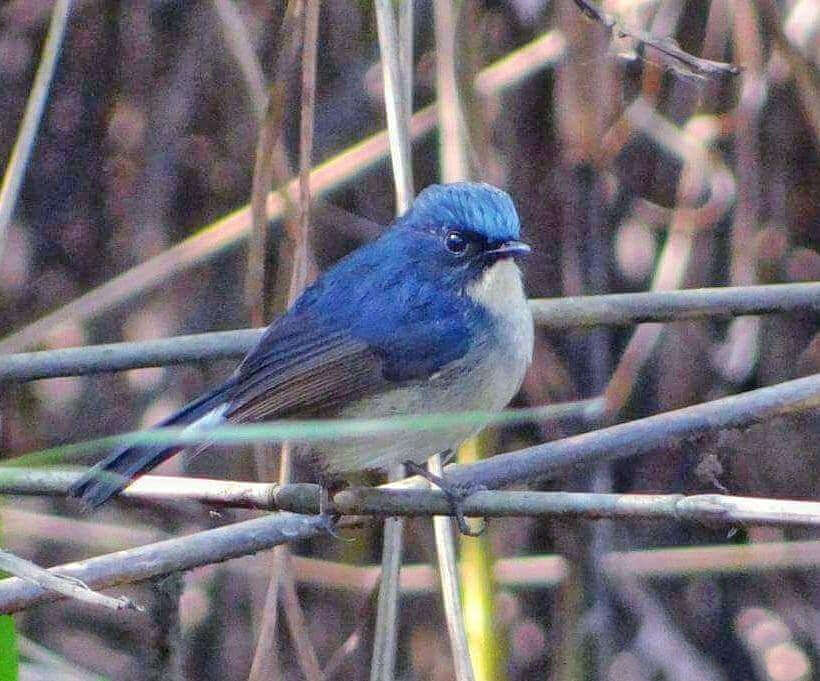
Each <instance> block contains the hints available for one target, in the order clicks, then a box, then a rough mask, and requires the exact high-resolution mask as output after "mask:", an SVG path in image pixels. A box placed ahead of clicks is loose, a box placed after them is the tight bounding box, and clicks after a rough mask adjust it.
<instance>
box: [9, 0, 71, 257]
mask: <svg viewBox="0 0 820 681" xmlns="http://www.w3.org/2000/svg"><path fill="white" fill-rule="evenodd" d="M70 10H71V0H57V2H55V3H54V9H53V10H52V13H51V23H50V24H49V27H48V35H47V36H46V42H45V45H44V46H43V56H42V59H41V60H40V65H39V66H38V67H37V75H35V77H34V85H33V86H32V88H31V94H30V95H29V98H28V102H26V110H25V113H24V114H23V122H22V124H21V125H20V132H19V133H17V139H16V140H15V142H14V147H13V148H12V150H11V156H10V157H9V161H8V164H7V165H6V172H5V173H4V175H3V183H2V185H0V261H2V259H3V247H4V246H5V243H6V233H7V231H8V226H9V223H10V222H11V218H12V215H13V214H14V207H15V206H16V205H17V197H18V195H19V193H20V186H21V185H22V184H23V178H24V177H25V174H26V166H27V165H28V160H29V157H30V156H31V150H32V149H33V148H34V140H35V139H36V137H37V129H38V127H39V125H40V119H41V118H42V115H43V109H45V106H46V98H47V97H48V89H49V86H50V85H51V78H52V76H53V75H54V69H55V67H56V66H57V57H58V56H59V54H60V46H61V45H62V42H63V36H64V35H65V28H66V24H67V23H68V14H69V11H70Z"/></svg>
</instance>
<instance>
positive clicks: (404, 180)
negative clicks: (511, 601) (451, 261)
mask: <svg viewBox="0 0 820 681" xmlns="http://www.w3.org/2000/svg"><path fill="white" fill-rule="evenodd" d="M403 3H404V4H405V5H410V7H404V8H403V9H400V10H399V14H400V16H401V17H402V21H401V27H400V28H401V34H400V33H399V26H398V25H397V17H396V13H395V12H394V9H393V3H392V2H391V0H374V3H373V4H374V9H375V13H376V26H377V32H378V36H379V51H380V53H381V58H382V77H383V80H384V100H385V108H386V110H387V133H388V138H389V140H390V158H391V160H392V168H393V180H394V185H395V191H396V214H397V215H401V214H402V213H404V212H405V211H406V210H407V209H408V208H409V207H410V204H411V203H412V201H413V196H414V194H415V191H414V188H413V169H412V160H411V154H410V125H409V123H410V121H409V112H410V110H411V102H412V94H413V66H412V52H411V53H410V54H409V55H408V49H409V48H408V45H407V43H408V41H410V40H411V36H412V30H413V21H412V3H411V0H403ZM408 56H409V57H410V58H411V63H409V64H407V63H405V64H402V61H401V60H402V57H404V58H405V59H406V58H407V57H408ZM403 477H404V466H402V465H397V466H394V467H393V468H391V469H390V471H389V472H388V479H390V480H397V479H401V478H403ZM403 533H404V521H403V520H401V519H400V518H386V519H385V521H384V532H383V540H382V576H381V582H380V584H379V601H378V606H377V609H376V628H375V636H374V640H373V656H372V662H371V665H370V679H371V681H390V680H392V679H393V677H394V674H395V666H396V646H397V640H398V597H399V596H398V594H399V570H400V568H401V562H402V554H403V546H404V539H403Z"/></svg>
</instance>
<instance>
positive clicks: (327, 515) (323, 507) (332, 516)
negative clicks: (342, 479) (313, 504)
mask: <svg viewBox="0 0 820 681" xmlns="http://www.w3.org/2000/svg"><path fill="white" fill-rule="evenodd" d="M341 517H342V515H341V513H339V512H338V511H337V510H336V508H335V507H334V506H333V503H332V502H331V501H330V492H329V491H328V489H327V487H325V486H324V485H322V486H321V487H319V523H320V526H321V528H322V529H323V530H324V531H325V532H327V533H328V534H329V535H330V536H331V537H334V538H335V539H342V540H345V537H343V536H342V535H341V534H339V531H338V530H337V529H336V523H338V522H339V518H341ZM345 541H346V540H345Z"/></svg>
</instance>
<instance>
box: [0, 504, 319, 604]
mask: <svg viewBox="0 0 820 681" xmlns="http://www.w3.org/2000/svg"><path fill="white" fill-rule="evenodd" d="M323 522H324V521H323V519H322V518H321V517H319V516H303V515H295V514H293V513H275V514H271V515H266V516H264V517H262V518H254V519H253V520H246V521H243V522H240V523H234V524H232V525H227V526H225V527H219V528H217V529H214V530H205V531H203V532H197V533H195V534H191V535H187V536H185V537H178V538H175V539H167V540H165V541H161V542H157V543H155V544H147V545H145V546H139V547H137V548H134V549H126V550H124V551H117V552H116V553H109V554H107V555H104V556H98V557H96V558H90V559H88V560H84V561H79V562H75V563H68V564H66V565H61V566H58V567H55V568H51V569H49V572H51V573H53V574H55V575H60V576H63V577H68V578H71V579H77V580H81V581H82V582H83V584H86V585H87V586H88V587H89V588H92V589H105V588H107V587H111V586H118V585H120V584H131V583H133V582H139V581H144V580H146V579H151V578H152V577H156V576H159V575H165V574H168V573H171V572H177V571H179V570H190V569H191V568H195V567H199V566H201V565H208V564H211V563H219V562H221V561H224V560H228V559H229V558H236V557H238V556H244V555H248V554H251V553H256V552H258V551H263V550H265V549H269V548H272V547H274V546H277V545H279V544H283V543H285V542H291V541H298V540H300V539H308V538H310V537H313V536H316V535H318V534H320V533H321V532H323V531H324V530H323ZM61 598H63V596H62V595H61V594H58V593H55V592H53V591H48V590H46V589H44V588H43V587H41V586H39V585H38V584H34V583H33V582H29V581H27V580H24V579H20V578H19V577H11V578H9V579H4V580H2V581H0V612H2V613H12V612H17V611H19V610H22V609H23V608H27V607H30V606H32V605H36V604H38V603H47V602H50V601H55V600H59V599H61Z"/></svg>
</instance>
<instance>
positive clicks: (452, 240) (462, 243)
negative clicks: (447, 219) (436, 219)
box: [444, 230, 467, 255]
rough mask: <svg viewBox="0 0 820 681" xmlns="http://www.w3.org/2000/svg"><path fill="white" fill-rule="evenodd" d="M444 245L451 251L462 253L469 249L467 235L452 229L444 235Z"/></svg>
mask: <svg viewBox="0 0 820 681" xmlns="http://www.w3.org/2000/svg"><path fill="white" fill-rule="evenodd" d="M444 246H445V248H446V249H447V250H448V251H450V253H455V254H457V255H461V254H462V253H464V251H466V250H467V237H466V236H464V235H463V234H462V233H461V232H457V231H455V230H452V231H450V232H447V235H446V236H445V237H444Z"/></svg>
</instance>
